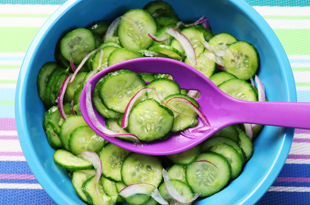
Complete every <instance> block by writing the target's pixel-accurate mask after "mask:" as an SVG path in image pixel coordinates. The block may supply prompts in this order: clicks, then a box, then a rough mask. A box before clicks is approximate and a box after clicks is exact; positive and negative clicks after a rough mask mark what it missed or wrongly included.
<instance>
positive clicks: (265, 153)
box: [15, 0, 296, 205]
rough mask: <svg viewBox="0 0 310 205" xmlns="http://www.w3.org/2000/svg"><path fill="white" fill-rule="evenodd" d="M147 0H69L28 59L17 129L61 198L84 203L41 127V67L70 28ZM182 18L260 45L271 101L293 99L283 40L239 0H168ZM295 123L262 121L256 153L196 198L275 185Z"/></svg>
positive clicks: (241, 194) (242, 197)
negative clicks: (230, 177) (234, 174)
mask: <svg viewBox="0 0 310 205" xmlns="http://www.w3.org/2000/svg"><path fill="white" fill-rule="evenodd" d="M147 2H148V1H146V0H139V1H137V0H122V1H120V0H82V1H81V0H80V1H79V0H69V1H67V2H66V3H65V4H64V5H62V6H61V7H60V8H59V9H58V10H57V11H56V12H55V13H54V14H53V15H52V16H51V17H50V18H49V19H48V20H47V22H46V23H45V24H44V25H43V26H42V28H41V29H40V31H39V32H38V33H37V35H36V36H35V38H34V40H33V42H32V43H31V45H30V47H29V49H28V51H27V54H26V56H25V58H24V61H23V64H22V67H21V69H20V74H19V78H18V82H17V88H16V99H15V100H16V101H15V114H16V124H17V130H18V136H19V140H20V143H21V147H22V149H23V152H24V155H25V157H26V159H27V162H28V164H29V166H30V168H31V170H32V172H33V174H34V175H35V177H36V178H37V180H38V181H39V183H40V184H41V185H42V187H43V188H44V189H45V191H46V192H47V193H48V194H49V195H50V196H51V197H52V198H53V200H54V201H55V202H56V203H57V204H83V202H82V201H81V200H80V199H79V197H78V195H77V194H76V192H75V190H74V188H73V187H72V184H71V180H70V178H69V177H68V175H67V174H66V171H65V170H63V169H61V168H59V167H57V166H56V165H55V164H54V162H53V153H54V150H53V149H52V148H51V147H50V146H49V144H48V142H47V140H46V135H45V133H44V130H43V128H42V122H43V118H44V112H45V108H44V105H43V103H42V102H41V101H40V99H39V97H38V94H37V87H36V78H37V75H38V72H39V69H40V68H41V66H42V65H43V64H44V63H45V62H47V61H55V59H54V49H55V45H56V42H57V40H58V39H59V38H60V37H61V36H62V35H63V34H64V33H66V32H67V31H69V30H71V29H74V28H76V27H86V26H88V25H89V24H90V23H92V22H94V21H96V20H101V19H106V20H113V19H115V18H116V17H118V16H120V15H122V14H123V13H124V12H125V11H127V10H129V9H132V8H142V7H143V6H144V5H145V4H146V3H147ZM167 2H169V3H170V4H171V5H172V6H173V8H174V9H175V11H176V12H177V13H178V14H179V16H180V18H181V19H182V20H196V19H198V18H199V17H201V16H206V17H208V19H209V21H210V24H211V27H212V30H213V32H214V33H220V32H228V33H231V34H233V35H234V36H235V37H237V39H239V40H245V41H248V42H250V43H252V44H253V45H254V46H256V48H257V50H258V52H259V55H260V60H261V67H260V71H259V77H260V78H261V79H262V81H263V82H264V84H265V87H266V94H267V97H268V99H269V100H270V101H287V102H294V101H296V89H295V83H294V78H293V74H292V70H291V67H290V64H289V61H288V59H287V56H286V54H285V52H284V49H283V47H282V45H281V44H280V42H279V40H278V39H277V37H276V35H275V34H274V32H273V31H272V29H271V28H270V27H269V25H268V24H267V23H266V22H265V20H264V19H263V18H262V17H261V16H260V15H259V14H258V13H257V12H256V11H255V10H254V9H253V8H252V7H251V6H249V5H248V4H247V3H246V2H244V1H242V0H217V1H212V0H191V1H189V0H178V1H175V0H167ZM293 135H294V129H288V128H280V127H271V126H265V127H264V129H263V130H262V132H261V133H260V135H259V137H258V138H257V139H256V140H255V143H254V155H253V157H252V158H251V159H250V160H249V162H248V163H247V164H246V166H245V167H244V171H243V172H242V174H241V175H240V176H239V177H238V178H237V179H235V180H234V181H232V182H231V183H230V184H229V186H227V187H226V188H224V189H223V190H222V191H220V192H219V193H217V194H214V195H213V196H211V197H208V198H205V199H200V200H198V201H197V202H195V203H196V204H222V205H223V204H227V205H231V204H255V203H256V202H257V201H258V200H259V199H260V198H261V197H262V196H263V194H264V193H265V192H266V191H267V190H268V188H269V187H270V186H271V185H272V183H273V182H274V180H275V179H276V177H277V176H278V174H279V172H280V171H281V169H282V167H283V165H284V163H285V160H286V158H287V156H288V153H289V150H290V147H291V144H292V140H293Z"/></svg>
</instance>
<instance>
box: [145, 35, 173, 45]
mask: <svg viewBox="0 0 310 205" xmlns="http://www.w3.org/2000/svg"><path fill="white" fill-rule="evenodd" d="M148 35H149V37H150V38H151V39H153V40H154V41H156V42H159V43H161V42H165V41H167V40H168V39H169V37H167V36H163V37H162V38H159V37H157V36H155V35H154V34H151V33H149V34H148Z"/></svg>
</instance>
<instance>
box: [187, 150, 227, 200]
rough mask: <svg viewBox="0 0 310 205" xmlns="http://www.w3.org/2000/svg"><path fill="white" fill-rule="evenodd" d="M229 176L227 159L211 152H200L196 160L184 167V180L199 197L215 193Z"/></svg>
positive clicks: (222, 186) (223, 185) (221, 187)
mask: <svg viewBox="0 0 310 205" xmlns="http://www.w3.org/2000/svg"><path fill="white" fill-rule="evenodd" d="M199 161H200V162H199ZM202 161H206V162H202ZM230 177H231V168H230V164H229V163H228V161H227V160H226V159H225V158H224V157H223V156H221V155H219V154H216V153H212V152H208V153H203V154H201V155H200V156H199V157H198V158H197V162H194V163H192V164H190V165H188V166H187V169H186V180H187V182H188V184H189V186H190V187H191V188H192V190H193V192H194V193H200V197H207V196H211V195H212V194H215V193H217V192H218V191H220V190H221V189H223V188H224V187H225V186H226V185H227V184H228V182H229V180H230Z"/></svg>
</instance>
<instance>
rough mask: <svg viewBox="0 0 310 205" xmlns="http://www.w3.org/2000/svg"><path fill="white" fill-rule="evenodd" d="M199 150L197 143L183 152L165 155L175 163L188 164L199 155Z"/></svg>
mask: <svg viewBox="0 0 310 205" xmlns="http://www.w3.org/2000/svg"><path fill="white" fill-rule="evenodd" d="M200 151H201V147H200V145H197V146H195V147H192V148H190V149H188V150H186V151H184V152H181V153H178V154H173V155H167V157H168V158H169V159H170V160H171V161H172V162H173V163H175V164H180V165H188V164H190V163H192V162H194V161H195V160H196V159H197V157H198V156H199V155H200Z"/></svg>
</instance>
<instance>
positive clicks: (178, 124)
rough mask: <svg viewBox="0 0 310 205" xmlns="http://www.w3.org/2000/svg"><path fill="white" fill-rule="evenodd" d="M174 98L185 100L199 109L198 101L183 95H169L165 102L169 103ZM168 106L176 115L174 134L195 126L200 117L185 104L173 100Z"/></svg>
mask: <svg viewBox="0 0 310 205" xmlns="http://www.w3.org/2000/svg"><path fill="white" fill-rule="evenodd" d="M173 97H182V98H185V99H187V100H189V101H190V102H192V103H193V104H194V105H196V106H197V107H199V104H198V103H197V101H196V100H194V99H193V98H191V97H189V96H187V95H183V94H174V95H169V96H168V97H166V98H165V100H164V102H167V101H168V100H169V99H171V98H173ZM167 106H168V108H170V109H171V110H172V112H173V115H174V121H173V127H172V129H171V131H172V132H179V131H182V130H184V129H186V128H188V127H190V126H191V125H193V123H194V122H195V119H196V118H197V116H198V115H197V113H196V112H195V111H194V110H193V109H192V108H190V107H189V106H188V105H186V104H185V103H181V102H177V101H175V102H174V101H173V100H172V101H170V102H169V103H168V104H167Z"/></svg>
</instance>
